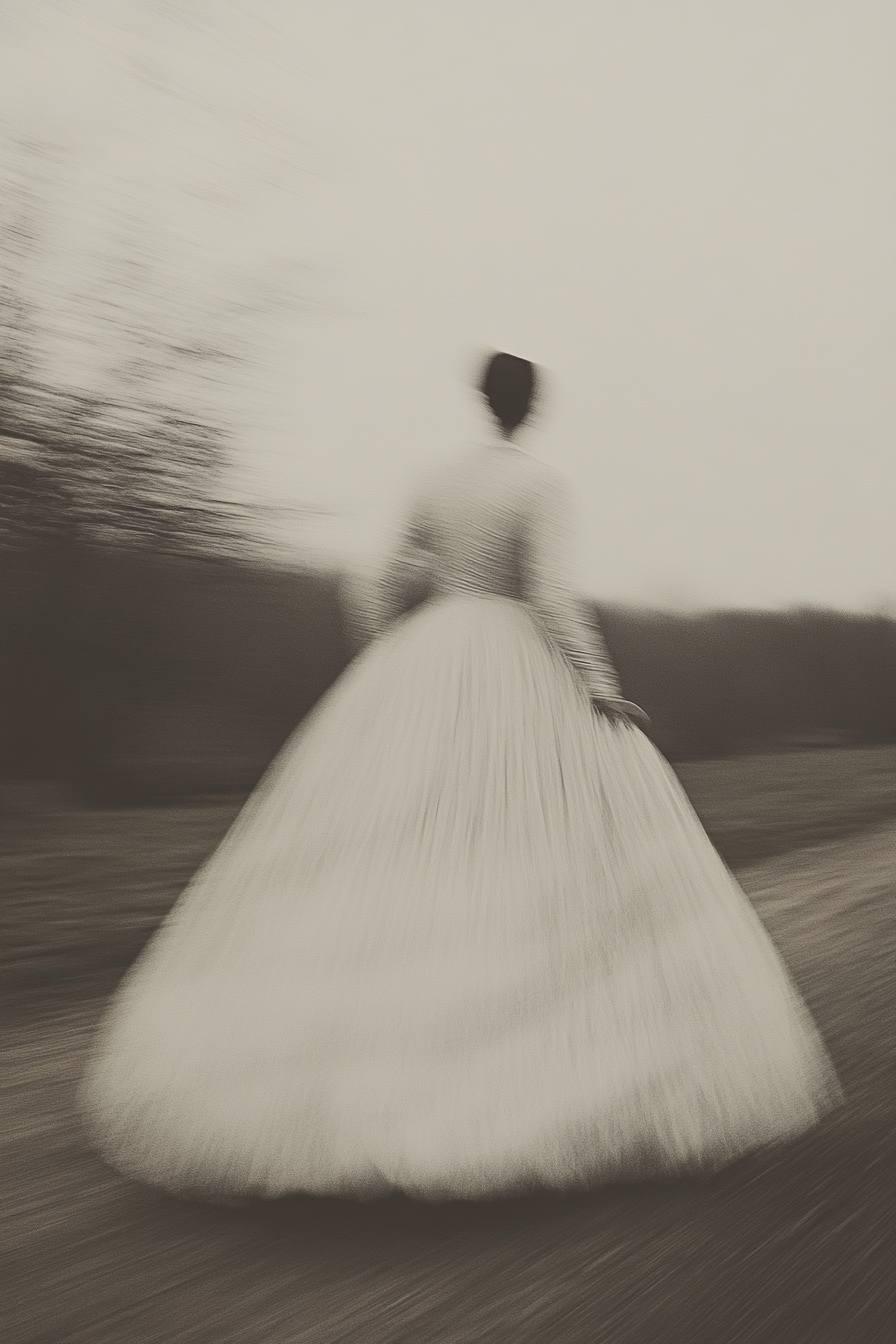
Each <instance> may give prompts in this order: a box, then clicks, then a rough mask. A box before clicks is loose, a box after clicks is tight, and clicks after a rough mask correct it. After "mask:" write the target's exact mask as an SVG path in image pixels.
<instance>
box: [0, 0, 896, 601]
mask: <svg viewBox="0 0 896 1344" xmlns="http://www.w3.org/2000/svg"><path fill="white" fill-rule="evenodd" d="M0 13H2V15H3V27H4V38H5V42H4V49H5V55H4V57H3V63H4V64H3V69H2V70H0V77H2V80H3V89H4V92H3V93H2V113H3V121H4V128H5V131H6V132H7V133H15V134H17V135H19V136H22V135H27V136H31V137H33V138H35V139H39V140H42V141H43V142H44V143H48V144H52V145H54V146H56V147H57V160H56V163H57V167H56V168H55V169H54V173H55V176H53V174H51V178H52V181H51V182H50V185H49V186H48V188H47V191H48V202H49V208H50V212H51V215H52V227H51V228H49V230H48V237H47V241H46V246H45V253H44V257H43V260H42V262H41V267H40V276H39V281H40V286H41V289H42V296H43V297H42V302H43V303H44V304H45V306H46V311H47V313H48V315H49V316H50V317H51V318H52V320H53V322H54V323H55V327H56V331H57V334H56V338H55V344H54V346H53V348H52V359H53V360H54V361H56V362H57V363H58V366H59V368H60V370H62V369H66V370H67V373H66V376H68V377H71V378H81V379H84V380H85V381H89V380H90V379H91V377H95V376H97V371H96V368H92V367H91V361H93V364H94V365H96V364H97V361H99V363H102V341H103V336H102V331H101V329H99V328H97V329H96V330H94V331H93V332H92V333H91V336H90V339H89V340H87V339H82V338H83V337H84V333H83V332H81V331H79V326H78V323H79V321H81V322H84V323H88V322H89V321H90V317H89V313H87V315H86V316H85V312H86V310H85V309H84V306H83V303H80V306H79V302H80V301H79V299H78V295H83V293H85V292H86V291H87V290H89V287H90V286H89V280H90V277H91V275H94V274H95V273H97V268H99V269H100V270H101V268H102V265H103V257H104V254H105V251H106V250H107V248H108V246H109V245H110V244H109V240H110V239H111V238H112V237H113V235H114V229H115V227H116V226H115V223H114V221H115V219H116V218H118V217H120V215H121V207H122V204H123V203H125V204H126V205H127V209H128V211H129V212H130V216H131V218H133V219H137V220H139V221H140V222H141V225H142V226H143V227H144V228H145V237H146V238H147V239H150V240H151V242H152V247H153V248H154V249H155V250H156V251H157V255H158V257H159V258H160V259H161V260H160V264H161V266H162V268H163V273H164V275H165V276H166V277H167V280H166V283H168V284H169V285H171V286H173V287H174V290H175V291H176V292H177V294H178V295H179V297H180V300H181V301H182V306H184V308H185V311H187V312H188V314H190V315H192V320H193V321H194V322H195V323H196V324H199V325H200V326H201V323H202V322H208V323H209V324H214V323H215V322H221V321H224V320H225V318H224V317H222V313H225V314H226V312H227V311H230V309H229V308H228V305H230V307H231V308H232V306H233V303H234V301H235V300H236V299H237V298H238V297H239V296H240V295H247V294H251V295H255V294H258V293H262V294H267V295H268V300H266V301H265V303H264V305H263V308H262V311H261V312H260V313H259V314H258V315H257V316H256V317H255V318H254V319H253V321H252V323H251V326H250V327H247V328H246V329H245V332H244V334H245V336H246V339H247V341H248V345H247V354H248V360H247V363H245V364H244V366H243V367H242V368H241V369H239V370H238V371H236V372H235V373H234V374H233V376H232V378H231V379H230V380H229V382H228V384H227V386H222V387H221V388H220V389H219V392H218V393H216V395H218V396H219V398H220V407H221V409H222V413H223V414H225V415H226V417H227V419H228V422H229V423H231V424H232V425H233V427H234V437H235V443H236V446H237V447H236V461H235V465H234V470H233V473H232V476H231V478H230V481H229V483H228V490H229V491H230V492H232V493H235V494H243V493H244V494H246V495H247V496H250V497H253V498H257V499H260V500H265V501H271V502H276V503H277V504H278V505H280V506H285V507H286V508H287V510H288V509H289V507H291V506H292V505H293V504H294V503H302V502H307V501H312V502H316V503H321V504H323V505H324V506H326V507H332V508H333V509H335V510H336V511H338V512H340V513H341V514H343V515H345V520H346V521H345V523H344V525H343V526H342V529H341V530H339V529H337V530H336V531H334V533H333V539H334V544H335V545H340V546H342V545H347V546H350V547H351V548H353V549H354V551H355V552H356V553H375V552H376V550H377V548H378V547H380V546H381V545H382V543H383V540H384V538H385V536H386V535H387V532H388V528H389V526H390V525H391V524H392V523H393V521H394V518H395V515H396V510H398V509H399V508H400V506H401V503H402V500H403V498H404V496H405V493H406V491H407V489H408V487H409V482H411V481H412V480H413V479H414V477H415V476H417V475H419V474H420V473H421V472H424V473H425V471H426V470H427V468H428V467H429V466H430V465H431V464H432V463H433V462H434V461H435V460H437V459H439V458H441V457H444V456H446V455H448V454H450V453H452V452H454V451H456V450H457V449H458V448H459V447H462V446H463V445H464V444H465V443H466V442H467V441H469V439H470V438H473V437H475V436H476V435H477V434H480V433H481V432H482V428H483V426H484V422H483V419H482V416H481V412H480V409H479V407H478V405H477V402H476V399H475V397H474V396H473V395H472V394H471V393H470V391H469V388H468V386H467V382H468V379H469V376H470V373H471V370H472V369H473V367H474V366H475V363H476V360H477V359H478V357H479V354H480V352H481V351H483V350H485V349H487V348H489V347H498V348H503V349H509V350H511V351H513V352H515V353H518V354H524V355H527V356H529V357H530V358H532V359H534V360H536V361H538V362H539V363H542V364H543V365H544V366H545V367H546V368H547V370H548V371H549V373H548V383H547V386H548V391H549V395H548V396H547V397H546V399H545V402H544V405H543V407H542V413H541V415H540V417H539V419H538V422H537V423H536V425H534V426H533V428H532V430H531V431H530V432H529V435H528V438H527V440H526V445H527V447H528V448H529V449H530V450H531V451H533V452H535V453H537V454H538V455H540V456H543V457H544V458H546V459H547V460H549V461H551V462H553V463H555V464H556V465H557V466H558V467H560V468H562V470H564V471H565V472H566V473H567V475H568V476H569V477H570V478H571V480H572V482H573V485H574V488H575V492H576V497H577V501H578V509H579V536H578V538H577V550H578V554H579V561H580V571H581V575H582V580H583V584H584V585H585V587H586V588H588V590H589V591H590V592H592V593H594V594H596V595H599V596H600V597H602V598H604V599H609V600H624V601H637V602H648V603H662V604H668V603H676V604H677V603H685V604H686V603H693V604H699V605H726V606H730V605H751V606H781V605H789V604H791V603H802V602H809V603H822V604H826V605H833V606H838V607H845V608H857V609H863V610H867V609H869V608H874V607H879V606H881V605H882V604H884V603H886V602H889V603H890V604H893V603H896V543H894V540H893V534H894V532H896V528H894V527H893V519H894V516H896V508H894V505H896V468H894V456H896V455H894V451H893V449H894V428H896V388H894V369H896V359H894V355H896V341H894V314H896V249H894V247H893V238H894V237H896V208H894V207H896V161H894V160H896V154H894V148H896V140H894V133H893V127H894V126H896V7H894V6H893V5H892V3H890V0H881V2H880V3H874V2H872V0H768V2H766V0H724V3H720V0H693V2H691V3H687V2H686V0H650V2H646V0H616V2H615V3H602V2H601V0H578V2H574V0H505V2H503V3H499V0H451V3H447V2H446V0H440V2H438V3H437V0H317V2H316V3H309V2H307V0H305V2H302V0H279V2H278V0H264V2H261V0H259V2H258V3H253V2H252V0H244V3H242V4H232V3H229V2H228V0H214V3H212V2H211V0H209V2H208V3H204V2H202V0H197V2H196V3H188V0H183V3H171V4H168V3H163V2H162V0H119V2H118V3H109V2H106V0H71V2H70V3H57V4H51V3H48V2H47V0H21V2H18V3H17V2H13V0H0ZM8 152H10V153H12V152H13V151H12V150H9V151H8ZM273 299H282V300H283V301H282V302H277V303H275V302H272V301H271V300H273ZM85 352H87V353H86V354H85ZM97 352H99V354H98V353H97ZM286 517H289V514H288V513H287V515H286ZM285 526H288V528H290V529H291V530H292V532H293V534H294V535H295V537H296V538H297V539H299V540H300V539H301V527H302V525H301V522H300V520H299V519H298V517H296V518H294V519H293V521H291V522H289V523H288V524H285Z"/></svg>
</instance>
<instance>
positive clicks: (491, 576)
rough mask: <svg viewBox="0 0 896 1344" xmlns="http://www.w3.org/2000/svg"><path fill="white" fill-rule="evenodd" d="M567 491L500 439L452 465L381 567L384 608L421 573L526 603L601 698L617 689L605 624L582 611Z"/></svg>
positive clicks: (433, 584) (431, 583) (392, 610)
mask: <svg viewBox="0 0 896 1344" xmlns="http://www.w3.org/2000/svg"><path fill="white" fill-rule="evenodd" d="M568 512H569V499H568V493H567V490H566V488H565V485H564V482H563V480H562V478H561V477H559V476H558V475H556V474H555V473H553V472H551V471H550V470H549V469H548V468H547V467H545V466H544V465H543V464H542V463H540V462H538V461H537V460H535V459H533V458H531V457H529V456H528V455H527V454H525V453H522V452H520V451H519V450H518V449H516V448H513V447H510V446H505V445H502V444H495V445H494V446H491V445H490V446H488V447H483V448H481V449H478V450H477V451H475V452H473V453H470V454H468V455H466V456H464V457H463V458H461V459H459V460H458V461H456V462H454V463H452V464H451V465H450V466H449V467H448V468H446V469H445V470H444V471H443V472H442V473H441V474H440V475H439V476H438V477H437V479H436V480H435V481H434V482H433V484H432V485H431V487H430V489H429V490H427V491H425V492H424V493H422V494H421V495H420V497H419V498H418V499H417V501H416V503H415V505H414V506H413V508H412V509H411V511H410V514H409V516H408V518H407V520H406V523H405V527H404V532H403V535H402V538H401V542H400V545H399V547H398V549H397V550H396V552H395V554H394V556H393V558H392V561H391V563H390V564H389V566H388V569H387V571H386V574H385V578H384V583H383V594H382V595H383V615H384V616H385V617H386V618H387V619H388V618H389V616H391V615H394V614H396V613H397V612H399V611H400V610H401V609H402V607H403V605H404V604H405V602H406V595H407V592H408V589H409V587H412V586H413V583H414V579H415V576H418V577H419V576H421V575H422V576H424V577H425V581H426V583H427V585H428V587H429V589H430V591H432V592H433V593H434V594H436V595H450V594H462V593H470V594H483V595H494V596H498V597H508V598H513V599H516V600H519V601H523V602H526V603H527V604H529V606H531V607H532V609H533V610H534V611H535V612H536V613H537V615H538V616H539V617H540V618H541V620H542V621H543V623H544V625H545V627H546V628H547V630H548V633H549V634H550V635H551V636H552V637H553V639H554V640H555V642H556V643H557V644H558V645H559V646H560V647H561V648H562V649H563V651H564V652H565V654H566V655H567V657H568V658H569V659H570V661H571V662H572V664H573V665H574V666H575V667H576V669H577V670H578V672H579V673H580V675H581V676H582V678H583V680H584V682H585V684H586V686H587V688H588V691H589V693H590V694H591V695H592V696H595V697H598V698H605V697H616V696H619V695H620V689H619V683H618V680H617V677H616V673H615V671H614V668H613V664H612V662H611V659H610V656H609V653H608V651H607V648H606V645H605V643H604V640H603V636H602V634H601V632H600V630H599V629H598V628H597V627H596V626H595V625H594V624H593V623H591V622H589V621H587V620H585V618H584V616H583V613H582V609H581V604H580V602H579V601H578V598H577V596H576V594H575V591H574V589H573V586H572V583H571V580H570V576H569V566H568V558H567V547H568V533H569V522H568Z"/></svg>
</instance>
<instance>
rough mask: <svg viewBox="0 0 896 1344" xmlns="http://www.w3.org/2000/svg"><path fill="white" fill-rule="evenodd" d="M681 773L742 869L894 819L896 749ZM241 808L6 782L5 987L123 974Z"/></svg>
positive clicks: (1, 925)
mask: <svg viewBox="0 0 896 1344" xmlns="http://www.w3.org/2000/svg"><path fill="white" fill-rule="evenodd" d="M678 773H679V775H680V778H681V780H682V782H683V784H684V786H685V788H686V789H687V792H688V794H689V796H690V798H691V800H692V802H693V804H694V806H695V808H696V810H697V812H698V813H699V815H700V816H701V818H702V820H703V822H704V825H705V826H706V827H707V830H708V831H709V834H710V835H711V836H712V838H713V840H714V842H715V843H716V845H717V846H718V848H719V849H720V851H721V853H722V854H723V855H724V857H725V858H726V859H727V861H728V862H729V863H730V864H731V865H732V866H735V867H743V866H746V865H747V864H750V863H753V862H756V861H757V860H759V859H762V858H766V857H768V856H770V855H773V854H779V853H784V852H786V851H788V850H791V849H796V848H799V847H800V846H804V845H808V844H814V843H817V842H820V841H824V840H828V839H834V838H837V837H839V836H843V835H846V834H849V833H850V832H853V831H857V830H861V829H863V828H864V827H866V826H870V825H873V824H874V823H875V822H878V821H882V820H884V819H885V818H887V817H892V816H896V747H867V748H844V749H839V750H838V749H832V750H818V751H806V752H788V753H779V754H775V755H763V756H752V757H742V758H738V759H731V760H720V761H701V762H696V763H691V764H687V765H682V766H679V767H678ZM240 801H241V800H240V799H234V798H231V799H216V800H213V801H205V802H197V803H194V804H191V805H188V806H177V807H158V808H131V809H126V810H109V811H105V810H91V809H87V808H85V807H83V806H81V805H79V804H77V803H75V802H73V801H72V800H71V799H70V798H68V797H67V796H66V795H65V794H64V792H63V791H61V790H59V789H56V788H53V787H50V786H39V785H31V784H21V785H10V784H7V785H5V786H3V803H4V808H3V833H2V840H0V887H2V891H3V897H2V910H0V936H2V944H0V969H2V972H3V974H4V977H5V979H6V982H7V984H9V985H26V984H34V983H40V982H46V981H52V980H54V979H59V978H62V977H65V976H69V975H78V974H81V973H82V972H86V971H93V970H99V969H101V968H103V967H116V966H123V965H125V964H127V962H128V961H130V960H131V959H132V958H133V957H134V956H135V955H136V953H137V952H138V951H139V949H140V948H141V947H142V945H143V944H144V942H145V941H146V939H147V937H148V936H149V935H150V933H151V932H152V930H153V929H154V928H155V927H156V925H157V924H158V923H159V921H160V920H161V919H162V918H163V916H164V915H165V913H166V912H167V910H168V909H169V908H170V906H171V904H172V902H173V901H174V900H175V899H176V897H177V895H178V893H179V892H180V891H181V889H182V888H183V886H184V885H185V883H186V882H187V880H188V879H189V877H190V875H191V874H192V873H193V872H194V871H195V869H196V867H197V866H198V865H199V864H200V863H201V862H202V861H203V859H204V858H205V857H206V856H207V855H208V854H209V853H210V852H211V851H212V849H214V847H215V845H216V844H217V843H218V841H219V840H220V839H221V837H222V836H223V835H224V832H225V831H226V830H227V828H228V826H229V825H230V823H231V822H232V820H233V818H234V817H235V815H236V813H237V810H238V808H239V805H240Z"/></svg>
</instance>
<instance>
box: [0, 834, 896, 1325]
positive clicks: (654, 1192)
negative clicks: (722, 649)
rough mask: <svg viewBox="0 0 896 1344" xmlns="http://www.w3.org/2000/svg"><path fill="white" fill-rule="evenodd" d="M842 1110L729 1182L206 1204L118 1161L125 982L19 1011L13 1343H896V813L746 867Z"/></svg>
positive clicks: (8, 1305) (10, 1291) (11, 1233)
mask: <svg viewBox="0 0 896 1344" xmlns="http://www.w3.org/2000/svg"><path fill="white" fill-rule="evenodd" d="M740 877H741V880H742V882H743V884H744V886H745V887H746V889H747V891H748V892H749V893H750V895H751V896H752V898H753V899H754V901H755V902H756V905H757V908H758V910H759V912H760V914H761V916H762V918H763V919H764V920H765V922H766V924H767V927H768V928H769V930H770V931H771V933H772V935H773V937H774V938H775V941H776V942H777V944H778V946H779V947H780V948H781V950H782V952H783V954H784V956H785V958H786V960H787V961H788V964H789V965H790V967H791V969H792V971H793V974H794V975H795V977H796V979H797V981H798V983H799V985H800V987H801V989H802V991H803V993H804V994H805V995H806V997H807V999H808V1000H809V1003H810V1006H811V1008H812V1010H813V1012H814V1014H815V1017H816V1020H817V1021H818V1023H819V1025H820V1027H821V1029H822V1031H823V1033H824V1035H825V1037H826V1038H827V1040H828V1042H829V1044H830V1047H831V1050H832V1052H833V1054H834V1058H835V1061H836V1063H837V1066H838V1069H839V1070H840V1075H841V1079H842V1082H843V1084H844V1088H845V1091H846V1096H847V1101H846V1104H845V1106H844V1107H843V1109H842V1110H841V1111H839V1112H838V1113H837V1114H836V1115H834V1116H833V1117H831V1118H830V1119H829V1120H827V1121H826V1122H825V1123H824V1124H823V1125H822V1126H821V1127H820V1128H819V1129H818V1130H817V1131H815V1132H814V1133H813V1134H810V1135H808V1136H807V1137H805V1138H804V1139H802V1140H801V1141H799V1142H798V1143H796V1144H793V1145H790V1146H789V1147H787V1148H786V1149H784V1150H782V1151H780V1152H778V1153H775V1154H773V1155H763V1156H761V1157H755V1158H750V1159H748V1160H746V1161H744V1162H742V1163H739V1164H738V1165H737V1166H735V1167H733V1168H731V1169H729V1170H728V1171H726V1172H723V1173H721V1174H719V1175H717V1176H714V1177H711V1178H707V1179H704V1180H690V1181H686V1182H675V1183H669V1184H665V1185H645V1186H639V1187H628V1188H615V1189H610V1190H599V1191H596V1192H594V1193H592V1194H589V1195H582V1196H575V1197H555V1198H539V1199H528V1200H516V1201H509V1202H506V1203H500V1204H493V1205H442V1206H425V1205H415V1204H413V1203H411V1202H409V1201H405V1200H389V1201H386V1202H383V1203H377V1204H369V1205H362V1206H358V1205H354V1204H350V1203H340V1202H338V1201H320V1200H311V1199H290V1200H283V1201H280V1202H277V1203H273V1204H258V1205H249V1206H247V1207H245V1208H237V1209H226V1208H208V1207H205V1206H201V1205H192V1204H186V1203H181V1202H179V1201H176V1200H173V1199H169V1198H166V1197H163V1196H161V1195H157V1194H155V1193H154V1192H152V1191H149V1190H145V1189H142V1188H140V1187H137V1186H135V1185H132V1184H130V1183H128V1182H127V1181H124V1180H122V1179H120V1178H119V1177H118V1176H116V1175H115V1174H114V1173H111V1172H109V1171H108V1170H107V1169H106V1168H105V1167H104V1166H103V1165H102V1164H101V1163H100V1162H99V1161H98V1160H97V1159H96V1158H95V1157H94V1156H93V1155H92V1154H91V1152H90V1151H89V1150H88V1149H87V1147H86V1146H85V1144H84V1141H83V1138H82V1135H81V1133H80V1129H79V1126H78V1122H77V1118H76V1116H75V1114H74V1111H73V1104H72V1103H73V1093H74V1088H75V1085H76V1081H77V1079H78V1077H79V1073H80V1070H81V1067H82V1062H83V1058H84V1051H85V1048H86V1045H87V1041H88V1039H89V1034H90V1032H91V1029H92V1027H93V1026H94V1024H95V1022H96V1020H97V1018H98V1016H99V1014H100V1012H101V1010H102V1005H103V1001H104V996H105V994H107V993H108V991H109V989H110V988H111V986H112V984H113V983H114V979H115V977H114V976H106V977H105V979H103V978H96V977H95V978H93V979H91V980H89V981H78V982H69V983H68V984H63V985H59V986H57V987H56V988H54V989H53V990H49V991H48V990H42V991H32V992H30V993H23V994H20V995H18V996H16V997H15V998H12V999H10V1000H8V1001H7V1004H6V1030H5V1033H4V1035H5V1043H4V1056H5V1059H4V1082H5V1090H6V1101H5V1108H4V1109H5V1123H4V1126H3V1131H4V1132H3V1139H4V1145H5V1150H6V1151H5V1158H4V1172H5V1178H6V1190H7V1193H6V1215H7V1220H8V1226H7V1231H6V1233H5V1238H4V1241H5V1248H6V1256H5V1260H6V1266H5V1276H6V1278H7V1282H8V1287H7V1291H6V1292H5V1294H4V1303H5V1306H4V1309H3V1318H4V1332H3V1333H4V1338H5V1339H6V1341H8V1344H173V1342H174V1341H177V1342H178V1344H336V1342H337V1341H339V1342H340V1344H341V1342H342V1341H351V1342H355V1341H356V1342H357V1344H362V1342H363V1344H387V1342H388V1344H435V1342H436V1341H438V1342H439V1344H449V1342H450V1344H482V1341H489V1342H492V1341H494V1344H504V1341H506V1344H545V1342H548V1341H549V1342H550V1344H666V1341H670V1344H671V1342H675V1344H677V1342H678V1341H682V1342H683V1344H740V1342H741V1341H743V1344H877V1342H878V1341H880V1342H881V1344H883V1341H885V1340H886V1341H889V1339H890V1338H891V1337H892V1333H891V1332H892V1324H891V1322H892V1320H893V1319H894V1315H893V1310H892V1308H893V1303H892V1300H888V1299H891V1289H892V1286H893V1277H892V1270H891V1263H890V1261H891V1257H892V1254H893V1251H894V1236H893V1231H894V1229H893V1215H892V1207H893V1196H894V1152H893V1138H892V1135H893V1097H892V1093H893V1087H892V1084H893V1069H892V1046H891V1041H892V1035H893V1033H892V1027H893V1021H892V1003H893V996H892V983H891V977H892V967H893V965H894V956H893V953H894V943H896V939H894V929H893V919H892V898H893V894H894V887H896V826H894V825H888V826H885V827H882V828H878V829H877V830H875V831H872V832H867V833H865V834H862V835H859V836H855V837H853V838H851V839H849V840H846V841H838V842H833V843H830V844H825V845H820V846H816V847H814V848H812V849H806V850H802V851H798V852H796V853H793V854H789V855H785V856H784V857H782V858H777V859H774V860H769V861H767V862H765V863H763V864H760V865H758V866H756V867H754V868H752V869H749V870H747V871H746V872H743V873H741V874H740Z"/></svg>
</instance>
